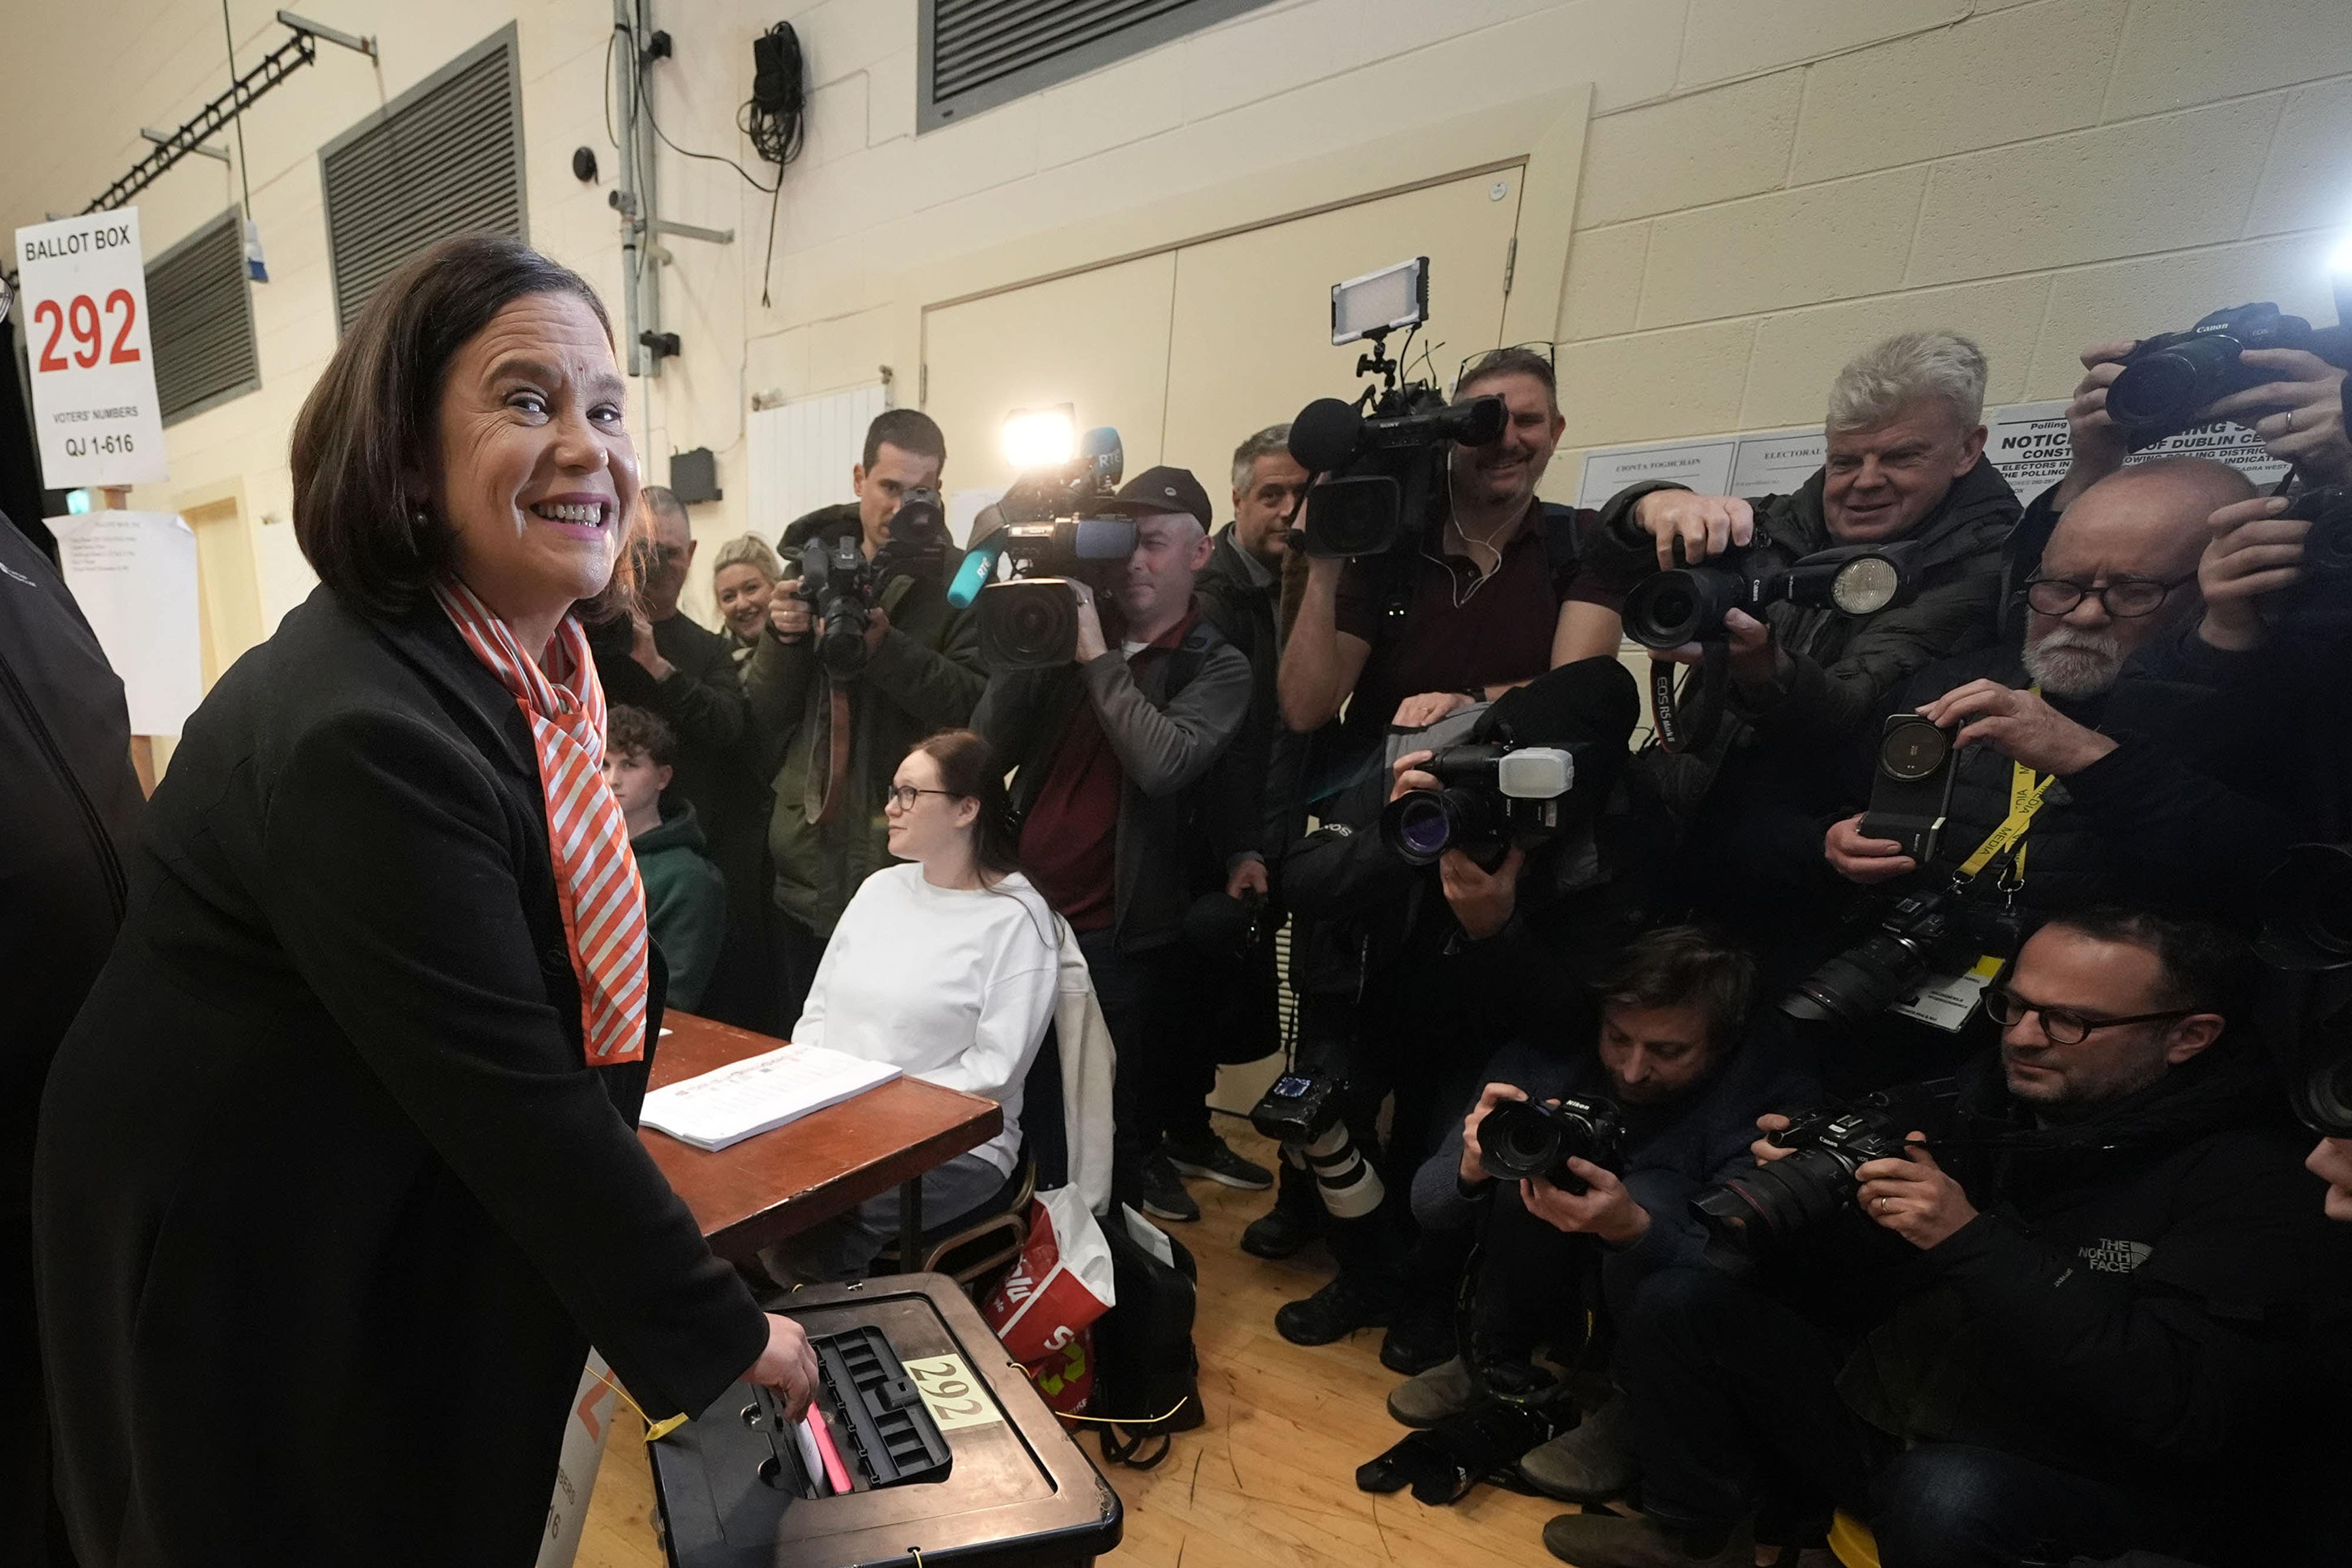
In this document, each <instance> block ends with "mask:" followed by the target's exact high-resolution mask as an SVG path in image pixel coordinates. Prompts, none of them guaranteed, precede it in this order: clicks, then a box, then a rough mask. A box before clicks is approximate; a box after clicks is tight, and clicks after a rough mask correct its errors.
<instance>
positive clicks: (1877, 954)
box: [1780, 932, 1928, 1029]
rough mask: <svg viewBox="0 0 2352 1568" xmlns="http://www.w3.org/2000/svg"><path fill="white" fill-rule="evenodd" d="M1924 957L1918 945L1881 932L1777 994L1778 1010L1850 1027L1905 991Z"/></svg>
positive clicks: (1922, 971) (1921, 972) (1922, 972)
mask: <svg viewBox="0 0 2352 1568" xmlns="http://www.w3.org/2000/svg"><path fill="white" fill-rule="evenodd" d="M1927 960H1928V955H1927V947H1926V946H1925V945H1924V944H1922V943H1918V942H1913V941H1910V940H1908V939H1906V938H1905V937H1901V936H1895V935H1893V934H1892V933H1889V932H1881V933H1879V934H1878V935H1877V936H1873V937H1872V938H1871V939H1870V940H1869V941H1867V942H1864V943H1863V944H1861V945H1860V946H1856V947H1853V948H1852V949H1851V950H1849V951H1847V952H1843V953H1841V954H1839V955H1838V956H1836V957H1834V958H1832V959H1831V960H1829V962H1827V963H1825V964H1823V965H1822V967H1820V968H1818V969H1815V970H1814V971H1813V972H1812V973H1811V974H1810V975H1808V976H1806V977H1804V978H1803V979H1802V980H1800V981H1799V982H1798V983H1797V987H1796V988H1795V989H1794V990H1792V991H1790V993H1789V994H1788V995H1787V996H1785V997H1782V998H1780V1010H1781V1011H1782V1012H1784V1013H1786V1014H1787V1015H1788V1016H1789V1017H1790V1018H1792V1019H1798V1020H1799V1021H1800V1022H1803V1023H1834V1024H1841V1025H1843V1026H1844V1027H1846V1028H1848V1029H1852V1028H1853V1027H1855V1026H1856V1025H1859V1024H1862V1023H1864V1022H1866V1021H1867V1020H1869V1019H1874V1018H1875V1017H1877V1016H1878V1015H1879V1014H1880V1013H1883V1012H1885V1010H1886V1009H1887V1008H1889V1007H1890V1006H1892V1005H1893V1004H1894V1003H1895V1002H1897V1001H1900V1000H1901V999H1902V998H1904V997H1906V996H1908V995H1909V994H1910V992H1911V990H1912V988H1914V987H1916V985H1918V983H1919V982H1920V980H1921V979H1922V978H1924V977H1926V975H1927Z"/></svg>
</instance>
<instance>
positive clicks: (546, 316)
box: [432, 294, 637, 651]
mask: <svg viewBox="0 0 2352 1568" xmlns="http://www.w3.org/2000/svg"><path fill="white" fill-rule="evenodd" d="M626 406H627V403H626V393H625V388H624V386H623V383H622V381H621V375H620V371H619V370H618V368H617V367H615V366H614V362H613V350H612V345H611V344H609V343H607V342H606V341H605V340H604V327H603V325H602V324H601V323H599V322H598V321H597V319H596V316H595V313H594V312H593V310H591V309H590V308H588V304H587V302H586V301H585V300H583V299H581V298H577V297H576V296H573V295H570V294H526V295H524V296H522V297H521V298H519V299H515V300H513V301H511V302H509V304H508V305H507V306H505V307H504V308H502V309H500V310H499V313H498V314H497V315H495V316H493V317H491V318H490V320H489V324H488V326H486V327H484V328H483V329H481V330H480V331H479V332H478V333H476V334H475V335H474V336H473V337H472V338H471V339H469V340H467V343H466V345H465V346H464V347H463V348H461V349H459V350H457V355H456V357H455V358H453V359H452V360H451V361H449V370H448V373H447V375H446V377H445V378H444V379H443V382H442V386H441V409H440V418H439V434H440V444H439V451H438V454H437V455H438V460H439V465H438V471H437V472H436V474H435V475H434V476H433V480H432V488H433V496H434V500H435V503H436V506H437V507H438V508H439V510H440V513H441V516H442V517H443V518H444V519H445V520H446V522H447V523H448V525H449V527H450V528H451V529H452V531H453V532H454V533H455V534H456V535H457V575H458V576H459V577H460V578H461V579H463V580H465V583H466V585H467V587H468V588H471V589H472V590H473V591H475V592H476V593H477V594H478V595H479V596H480V597H481V598H482V600H483V601H484V602H485V603H487V604H488V605H489V607H490V608H491V609H492V610H493V611H495V612H498V613H499V615H500V616H502V617H504V618H505V619H506V620H507V621H509V622H529V621H534V620H541V619H545V620H548V622H549V624H550V625H551V624H552V619H553V618H560V617H561V616H562V613H563V612H564V611H565V610H566V609H568V608H569V607H570V606H571V604H572V601H575V600H581V599H590V598H593V597H594V596H595V595H596V594H598V593H600V592H602V591H604V585H605V583H606V582H608V581H609V580H611V578H612V575H613V568H614V563H615V562H616V561H617V560H618V559H619V557H620V549H621V540H622V535H623V532H624V519H625V518H626V517H628V516H629V515H630V513H631V511H632V509H633V508H634V507H635V506H636V504H637V455H636V449H635V447H634V446H633V445H632V444H630V441H629V432H628V427H627V423H626ZM534 651H535V650H534Z"/></svg>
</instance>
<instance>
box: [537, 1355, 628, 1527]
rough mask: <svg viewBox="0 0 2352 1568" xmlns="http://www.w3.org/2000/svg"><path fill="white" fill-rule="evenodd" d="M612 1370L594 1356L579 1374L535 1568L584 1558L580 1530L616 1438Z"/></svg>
mask: <svg viewBox="0 0 2352 1568" xmlns="http://www.w3.org/2000/svg"><path fill="white" fill-rule="evenodd" d="M612 1370H613V1369H612V1368H611V1367H609V1366H607V1365H606V1364H604V1357H603V1356H601V1355H599V1354H596V1353H595V1352H594V1351H593V1350H592V1351H590V1352H589V1353H588V1364H587V1366H586V1368H584V1369H583V1371H582V1372H581V1374H580V1387H579V1390H578V1392H577V1393H575V1394H573V1395H572V1408H571V1410H570V1411H569V1412H568V1413H567V1414H566V1415H565V1416H564V1417H563V1449H562V1457H561V1458H558V1459H557V1460H556V1462H555V1495H554V1496H553V1497H551V1498H550V1499H549V1500H548V1503H547V1531H546V1533H545V1534H543V1535H541V1537H540V1540H539V1556H538V1558H537V1559H536V1560H535V1561H534V1563H533V1564H532V1568H572V1560H573V1559H575V1558H576V1557H578V1556H579V1555H580V1531H581V1527H582V1526H583V1525H585V1524H586V1523H587V1522H588V1500H589V1499H590V1498H592V1497H593V1496H594V1495H595V1492H596V1472H597V1471H598V1470H599V1469H603V1468H604V1444H605V1442H606V1441H607V1440H608V1439H609V1438H610V1437H612V1433H613V1412H614V1408H615V1407H616V1406H619V1404H620V1402H621V1399H620V1396H618V1395H617V1394H614V1392H613V1385H612V1384H611V1382H610V1381H608V1379H609V1378H610V1377H611V1375H612Z"/></svg>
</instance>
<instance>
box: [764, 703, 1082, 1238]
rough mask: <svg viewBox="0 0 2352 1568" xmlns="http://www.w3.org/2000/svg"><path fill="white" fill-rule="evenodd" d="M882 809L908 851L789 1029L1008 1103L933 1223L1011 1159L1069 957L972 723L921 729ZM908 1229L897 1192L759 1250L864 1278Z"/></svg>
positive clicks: (980, 1191) (937, 1190)
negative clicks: (997, 1129) (901, 1225)
mask: <svg viewBox="0 0 2352 1568" xmlns="http://www.w3.org/2000/svg"><path fill="white" fill-rule="evenodd" d="M883 810H884V814H885V816H886V817H887V820H888V822H889V825H890V838H889V845H890V852H891V853H892V854H894V855H896V856H898V858H899V859H901V860H903V861H906V862H908V864H905V865H894V866H890V867H888V868H887V869H885V870H882V871H877V872H876V873H874V874H873V875H872V876H869V877H867V878H866V881H865V882H864V883H860V884H859V886H858V889H857V892H856V894H855V895H854V896H853V897H852V898H851V899H850V901H849V907H848V908H846V909H845V910H843V911H842V914H841V920H840V922H839V923H838V924H837V925H835V926H834V928H833V937H832V940H831V941H829V942H828V943H826V945H825V949H824V961H823V962H822V963H820V964H819V965H818V966H817V971H816V978H815V980H814V982H813V983H812V984H811V986H810V988H809V995H808V1002H807V1005H806V1007H805V1009H803V1012H802V1013H801V1017H800V1021H799V1023H797V1024H796V1025H794V1026H793V1034H792V1038H793V1043H795V1044H798V1045H824V1046H830V1047H832V1048H833V1049H834V1050H835V1051H846V1052H848V1053H849V1054H850V1055H852V1056H862V1057H865V1058H866V1059H867V1060H868V1061H889V1062H896V1063H897V1064H898V1066H900V1067H902V1068H904V1069H906V1071H907V1074H908V1077H911V1078H920V1079H922V1080H923V1081H924V1082H929V1083H937V1084H940V1085H941V1086H943V1087H945V1088H949V1089H961V1090H962V1091H964V1092H966V1093H970V1094H980V1095H984V1096H986V1097H987V1098H989V1099H991V1100H993V1101H995V1102H996V1103H998V1104H1000V1105H1002V1106H1003V1107H1004V1130H1003V1132H1002V1133H1000V1134H997V1135H996V1136H995V1137H994V1138H992V1139H991V1140H990V1141H989V1142H987V1143H985V1144H982V1145H981V1146H980V1147H978V1148H976V1149H974V1150H972V1151H971V1153H969V1154H964V1155H957V1156H956V1157H955V1158H954V1159H951V1160H950V1161H948V1162H947V1164H945V1165H943V1166H939V1167H938V1168H937V1169H935V1170H933V1171H931V1172H930V1173H929V1175H927V1176H924V1177H923V1223H924V1224H925V1226H926V1227H929V1226H936V1225H940V1224H944V1223H946V1222H947V1221H949V1220H951V1219H953V1218H956V1217H957V1216H959V1215H961V1214H967V1213H970V1212H971V1210H972V1209H974V1208H977V1207H980V1206H981V1205H982V1204H983V1203H985V1202H986V1201H988V1199H989V1198H990V1197H993V1196H994V1195H995V1193H996V1192H997V1190H998V1189H999V1188H1000V1187H1001V1186H1003V1184H1004V1181H1005V1178H1006V1177H1007V1176H1011V1175H1012V1173H1013V1161H1014V1159H1015V1158H1016V1157H1017V1151H1018V1150H1019V1148H1020V1146H1021V1088H1022V1082H1023V1081H1024V1079H1026V1078H1027V1077H1028V1075H1029V1068H1030V1066H1031V1064H1032V1063H1033V1062H1034V1061H1036V1059H1037V1048H1038V1046H1039V1045H1040V1044H1041V1043H1042V1042H1043V1041H1044V1040H1045V1026H1046V1025H1047V1024H1049V1023H1051V1022H1052V1021H1053V1018H1054V997H1055V985H1056V981H1057V978H1058V976H1059V973H1060V959H1059V954H1058V951H1057V948H1056V946H1055V931H1054V915H1053V912H1052V911H1051V910H1050V909H1048V908H1047V907H1046V905H1045V900H1044V899H1043V898H1041V897H1040V896H1038V894H1037V891H1036V890H1035V889H1034V888H1033V887H1031V886H1030V885H1029V881H1028V879H1027V878H1026V877H1024V876H1023V875H1022V874H1021V873H1020V872H1019V871H1018V870H1016V869H1015V866H1014V859H1013V833H1012V821H1011V810H1010V806H1009V803H1008V802H1007V800H1006V799H1005V793H1004V770H1003V767H1002V765H1001V764H999V762H998V761H997V759H996V754H995V752H994V751H993V750H992V748H991V747H990V746H989V744H988V742H987V741H985V740H983V739H982V738H981V737H979V736H978V735H975V734H974V733H972V732H971V730H968V729H950V730H946V731H943V732H942V733H940V734H938V735H935V736H932V737H930V738H929V739H928V740H925V741H922V742H921V743H919V745H917V746H916V747H915V748H914V749H913V750H912V751H910V752H908V754H907V758H906V760H905V761H903V762H901V763H899V764H898V772H897V774H896V775H894V776H893V778H892V779H891V793H890V797H889V800H888V801H887V804H886V805H885V807H884V809H883ZM897 1233H898V1193H897V1191H895V1190H893V1191H891V1192H888V1193H886V1194H884V1195H883V1196H881V1197H875V1198H869V1199H868V1200H866V1202H865V1203H863V1204H860V1205H859V1206H858V1207H856V1208H855V1209H852V1210H851V1211H850V1212H849V1213H848V1214H845V1215H844V1216H842V1217H841V1218H838V1219H835V1220H832V1221H829V1222H827V1223H826V1224H824V1225H822V1226H819V1227H817V1228H814V1229H813V1230H811V1231H809V1232H807V1233H806V1234H805V1235H803V1236H800V1237H796V1238H794V1239H792V1240H790V1241H787V1242H784V1243H782V1246H781V1248H780V1249H777V1250H776V1251H774V1252H772V1253H769V1254H764V1255H763V1261H765V1262H766V1263H767V1265H768V1268H769V1271H770V1272H771V1273H773V1274H776V1275H777V1276H778V1280H779V1282H780V1283H782V1284H786V1285H791V1284H793V1283H799V1282H807V1283H814V1282H818V1281H836V1280H849V1279H856V1278H857V1277H859V1276H861V1275H863V1274H865V1273H866V1271H867V1269H868V1268H869V1266H870V1265H871V1264H872V1263H873V1261H874V1258H875V1255H876V1254H877V1253H878V1252H879V1251H881V1249H882V1247H883V1245H884V1243H885V1242H886V1241H887V1240H888V1239H890V1238H892V1237H894V1236H896V1235H897ZM780 1265H781V1267H780ZM787 1273H789V1274H790V1275H791V1276H792V1277H791V1278H786V1277H785V1275H786V1274H787Z"/></svg>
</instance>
